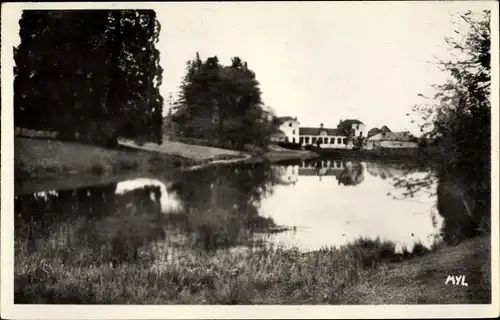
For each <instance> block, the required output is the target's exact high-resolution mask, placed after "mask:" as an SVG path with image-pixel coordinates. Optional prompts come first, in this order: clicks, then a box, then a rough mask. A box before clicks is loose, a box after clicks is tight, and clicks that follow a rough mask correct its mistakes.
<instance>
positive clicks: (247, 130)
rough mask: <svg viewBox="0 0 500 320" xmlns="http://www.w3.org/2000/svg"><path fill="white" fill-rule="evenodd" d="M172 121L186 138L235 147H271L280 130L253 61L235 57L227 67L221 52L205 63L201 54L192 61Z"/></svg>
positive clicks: (188, 62) (188, 64) (188, 63)
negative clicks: (263, 93)
mask: <svg viewBox="0 0 500 320" xmlns="http://www.w3.org/2000/svg"><path fill="white" fill-rule="evenodd" d="M172 120H173V121H174V122H175V123H176V124H177V126H178V127H179V134H180V135H182V136H185V137H193V138H198V139H205V140H208V141H212V142H215V143H216V144H217V145H219V146H225V147H230V148H234V149H243V148H244V147H245V145H255V146H259V147H262V146H266V145H268V144H269V143H270V138H271V135H272V134H273V133H275V132H276V131H277V128H278V123H277V119H276V117H275V116H274V115H273V112H272V110H270V109H269V108H266V107H265V106H264V104H263V101H262V97H261V90H260V88H259V82H258V81H257V79H256V76H255V73H254V72H253V71H252V70H251V69H250V68H249V66H248V64H247V62H244V61H243V60H241V58H239V57H234V58H232V59H231V64H230V65H227V66H224V65H222V64H221V63H220V62H219V59H218V58H217V56H214V57H209V58H207V59H206V60H205V61H202V59H201V58H200V56H199V54H198V53H197V54H196V57H195V59H193V60H189V61H187V63H186V74H185V76H184V79H183V81H182V83H181V85H180V94H179V97H178V99H177V101H176V103H175V108H174V112H173V115H172Z"/></svg>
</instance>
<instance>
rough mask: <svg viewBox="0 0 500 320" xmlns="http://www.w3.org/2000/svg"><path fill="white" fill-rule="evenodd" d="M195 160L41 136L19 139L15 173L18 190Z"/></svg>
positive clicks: (168, 167) (126, 173) (137, 171)
mask: <svg viewBox="0 0 500 320" xmlns="http://www.w3.org/2000/svg"><path fill="white" fill-rule="evenodd" d="M192 163H193V161H191V160H189V159H186V158H182V157H179V156H172V155H164V154H160V153H155V152H145V151H139V150H114V149H106V148H101V147H96V146H89V145H85V144H81V143H76V142H75V143H68V142H62V141H57V140H48V139H37V138H16V139H15V144H14V165H15V169H14V175H15V181H16V192H29V191H30V190H31V189H36V188H37V186H41V185H46V184H47V183H48V184H49V185H52V184H53V182H58V183H61V184H64V183H70V185H74V184H76V183H77V182H76V181H86V180H88V182H93V183H97V182H98V181H97V180H99V181H101V180H103V179H104V180H105V179H108V178H110V177H115V176H125V175H130V174H131V173H147V172H150V171H153V170H162V171H166V170H167V169H170V170H171V169H173V168H181V167H184V166H188V165H191V164H192Z"/></svg>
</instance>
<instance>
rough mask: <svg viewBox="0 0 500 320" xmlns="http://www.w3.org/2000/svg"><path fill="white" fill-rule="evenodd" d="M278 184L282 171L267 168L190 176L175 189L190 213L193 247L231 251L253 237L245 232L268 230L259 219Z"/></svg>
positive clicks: (236, 168)
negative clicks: (265, 200)
mask: <svg viewBox="0 0 500 320" xmlns="http://www.w3.org/2000/svg"><path fill="white" fill-rule="evenodd" d="M278 181H279V171H277V170H276V169H275V168H273V167H271V166H269V165H267V164H252V165H248V166H243V167H242V166H219V167H211V168H207V169H204V170H196V171H190V172H186V173H185V174H184V175H183V177H182V179H181V180H180V181H179V182H177V183H176V184H174V186H173V189H174V190H176V192H177V193H178V194H179V198H180V199H181V201H182V202H183V207H184V208H185V210H186V219H185V221H184V223H183V227H184V228H185V230H186V231H188V232H190V233H191V234H194V235H195V239H194V240H193V244H194V245H195V246H201V247H203V248H204V249H206V250H212V249H215V248H218V247H229V246H233V245H235V244H237V243H238V242H239V241H240V240H243V239H245V238H246V236H249V234H248V235H245V232H249V233H251V232H254V231H256V230H259V229H262V228H265V227H266V225H264V224H265V223H269V221H268V220H265V219H262V218H261V217H259V215H258V207H259V204H260V201H261V200H262V199H263V198H264V197H266V196H267V195H270V194H271V193H272V188H273V186H274V185H275V184H277V183H278Z"/></svg>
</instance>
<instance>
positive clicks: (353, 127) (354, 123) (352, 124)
mask: <svg viewBox="0 0 500 320" xmlns="http://www.w3.org/2000/svg"><path fill="white" fill-rule="evenodd" d="M337 128H339V129H342V130H344V131H345V132H346V134H347V135H349V134H351V135H352V136H354V137H365V138H366V135H367V132H366V126H365V125H364V123H363V122H361V121H359V120H357V119H347V120H340V122H339V124H338V125H337Z"/></svg>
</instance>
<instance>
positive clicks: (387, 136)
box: [369, 132, 413, 141]
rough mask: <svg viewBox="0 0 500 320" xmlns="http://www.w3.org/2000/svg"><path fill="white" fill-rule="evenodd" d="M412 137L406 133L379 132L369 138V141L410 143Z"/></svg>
mask: <svg viewBox="0 0 500 320" xmlns="http://www.w3.org/2000/svg"><path fill="white" fill-rule="evenodd" d="M412 138H413V136H412V135H411V134H410V133H408V132H385V133H384V132H381V133H379V134H376V135H374V136H371V137H370V138H369V140H380V141H411V140H412Z"/></svg>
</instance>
